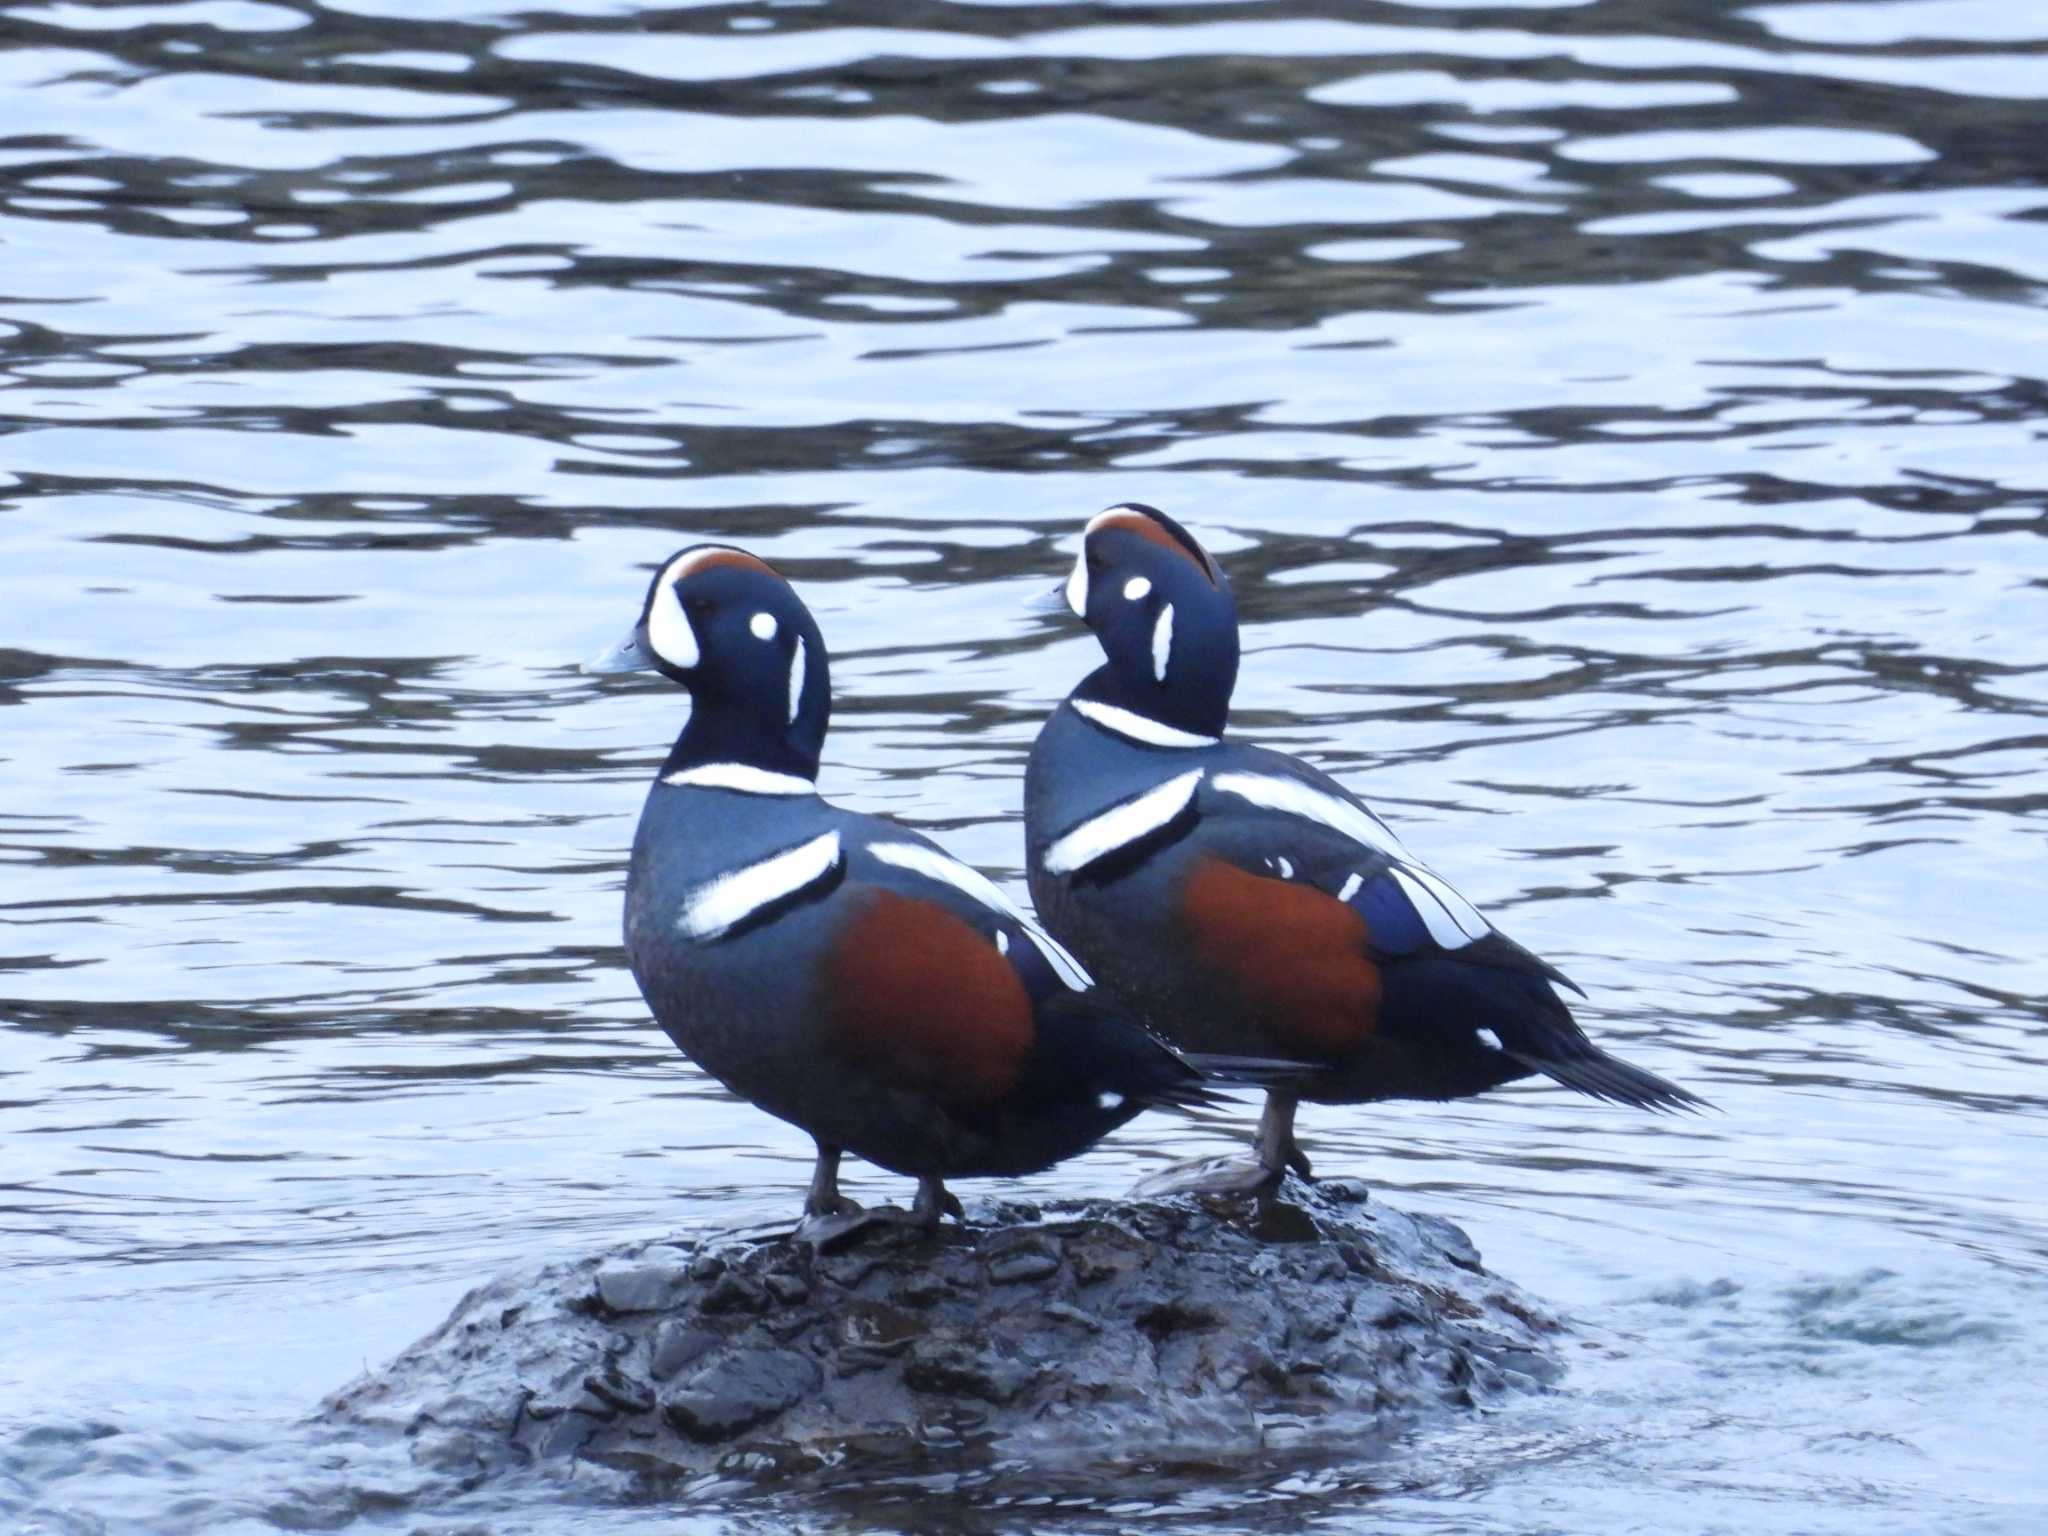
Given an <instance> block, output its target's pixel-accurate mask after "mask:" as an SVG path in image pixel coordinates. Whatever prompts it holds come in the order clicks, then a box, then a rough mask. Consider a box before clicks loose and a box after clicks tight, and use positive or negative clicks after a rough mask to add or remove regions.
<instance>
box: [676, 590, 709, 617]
mask: <svg viewBox="0 0 2048 1536" xmlns="http://www.w3.org/2000/svg"><path fill="white" fill-rule="evenodd" d="M683 609H684V611H685V612H687V613H709V612H710V611H711V599H710V598H708V597H706V596H704V595H703V594H702V593H701V592H700V593H699V594H697V596H695V597H686V598H684V599H683Z"/></svg>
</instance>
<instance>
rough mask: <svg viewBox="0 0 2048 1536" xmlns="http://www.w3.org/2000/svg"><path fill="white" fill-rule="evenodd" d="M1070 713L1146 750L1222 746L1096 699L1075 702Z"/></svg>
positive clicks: (1216, 739)
mask: <svg viewBox="0 0 2048 1536" xmlns="http://www.w3.org/2000/svg"><path fill="white" fill-rule="evenodd" d="M1073 702H1074V713H1075V714H1077V715H1079V716H1080V717H1081V718H1082V719H1084V720H1087V721H1089V722H1090V723H1092V724H1095V725H1099V726H1101V727H1102V728H1103V729H1104V730H1105V731H1108V732H1109V733H1110V734H1112V735H1115V736H1121V737H1123V738H1124V739H1125V740H1127V741H1135V742H1138V743H1140V744H1141V745H1143V746H1147V747H1183V748H1185V747H1214V746H1219V745H1221V744H1222V741H1223V738H1222V737H1220V736H1198V735H1196V734H1195V733H1194V732H1193V731H1183V730H1181V729H1180V728H1179V727H1178V726H1172V725H1168V724H1166V723H1165V722H1164V721H1160V720H1154V719H1153V718H1152V717H1151V716H1150V715H1141V714H1138V713H1137V712H1136V711H1134V710H1128V709H1119V708H1117V706H1116V705H1114V704H1104V703H1102V702H1100V701H1099V700H1096V699H1075V700H1074V701H1073Z"/></svg>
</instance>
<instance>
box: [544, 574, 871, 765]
mask: <svg viewBox="0 0 2048 1536" xmlns="http://www.w3.org/2000/svg"><path fill="white" fill-rule="evenodd" d="M584 670H585V671H586V672H637V671H647V670H652V671H656V672H659V673H661V674H662V675H663V676H664V677H667V678H669V679H670V680H671V681H674V682H678V683H681V684H682V685H683V686H684V687H685V688H687V689H689V690H690V699H691V708H690V719H689V723H688V724H687V725H685V726H684V727H683V732H682V735H681V736H680V737H678V738H677V740H676V744H675V747H674V749H673V750H671V751H670V753H669V758H668V762H667V763H666V764H665V765H664V766H663V770H662V771H663V772H664V773H669V772H673V771H674V770H676V769H679V768H693V767H697V766H699V765H701V764H705V763H741V764H745V765H747V766H749V767H753V768H760V769H763V770H766V771H767V772H770V773H780V774H797V775H800V776H801V777H803V778H806V779H815V778H817V776H818V755H819V753H820V752H821V751H822V750H823V748H824V745H825V727H826V724H827V722H828V721H829V720H830V718H831V714H832V680H831V675H830V671H829V669H828V664H827V661H826V656H825V641H824V638H823V636H821V635H820V634H819V633H818V622H817V620H815V619H813V618H812V617H811V611H810V609H808V608H806V607H805V606H804V604H803V599H802V598H800V597H798V596H797V595H796V590H795V589H794V588H793V587H791V586H790V584H789V583H788V582H787V581H785V580H783V578H782V576H781V575H780V574H779V573H778V572H777V571H776V570H775V568H774V567H773V566H771V565H769V564H768V562H767V561H765V560H762V559H760V558H759V557H757V556H754V555H750V554H748V553H747V552H746V551H745V550H742V549H734V548H732V547H731V546H730V545H724V544H698V545H694V546H692V547H691V548H689V549H685V550H680V551H678V552H677V553H676V554H674V555H671V556H670V557H669V558H668V560H667V561H666V562H665V563H664V564H663V565H662V567H661V569H660V570H659V571H657V572H656V573H655V576H654V580H653V581H652V582H650V583H649V584H648V587H647V597H646V600H645V601H644V602H642V603H641V605H640V618H639V621H638V622H637V623H635V624H634V626H633V629H632V632H631V633H630V634H628V635H627V636H626V638H625V639H624V640H622V641H620V642H619V643H618V644H617V645H615V646H613V647H612V648H611V649H610V650H609V651H606V652H605V653H604V654H603V655H602V656H598V657H596V658H594V659H593V660H591V661H588V662H585V663H584Z"/></svg>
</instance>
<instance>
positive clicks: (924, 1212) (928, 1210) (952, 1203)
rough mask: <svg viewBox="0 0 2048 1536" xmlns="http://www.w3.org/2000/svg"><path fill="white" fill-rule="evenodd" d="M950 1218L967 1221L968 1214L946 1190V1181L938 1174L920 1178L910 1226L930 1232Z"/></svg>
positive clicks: (928, 1174)
mask: <svg viewBox="0 0 2048 1536" xmlns="http://www.w3.org/2000/svg"><path fill="white" fill-rule="evenodd" d="M948 1216H951V1217H952V1218H953V1219H954V1220H955V1221H965V1220H966V1219H967V1212H966V1211H964V1210H962V1209H961V1208H960V1202H959V1200H957V1199H956V1198H955V1197H954V1196H953V1194H952V1192H951V1191H949V1190H948V1189H947V1188H946V1185H945V1181H944V1180H942V1179H941V1178H940V1177H939V1176H938V1175H937V1174H936V1173H927V1174H924V1175H922V1176H920V1177H919V1179H918V1181H917V1199H916V1201H915V1202H914V1203H913V1204H912V1205H911V1207H910V1224H911V1225H912V1226H916V1227H923V1228H924V1229H925V1230H927V1231H930V1230H932V1229H933V1228H935V1227H937V1226H938V1224H939V1223H940V1221H942V1220H943V1219H944V1218H946V1217H948Z"/></svg>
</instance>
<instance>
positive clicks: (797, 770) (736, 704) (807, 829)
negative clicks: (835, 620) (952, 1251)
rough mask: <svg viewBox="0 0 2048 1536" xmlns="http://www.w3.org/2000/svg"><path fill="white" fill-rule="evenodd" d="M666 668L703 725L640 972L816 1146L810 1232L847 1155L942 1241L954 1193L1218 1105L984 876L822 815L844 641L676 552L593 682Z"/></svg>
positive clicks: (717, 551) (828, 1206)
mask: <svg viewBox="0 0 2048 1536" xmlns="http://www.w3.org/2000/svg"><path fill="white" fill-rule="evenodd" d="M650 667H651V668H654V669H656V670H658V671H660V672H662V673H663V674H664V675H666V676H667V677H668V678H670V679H671V680H672V681H674V682H677V683H680V684H681V685H682V686H684V687H685V688H687V689H688V690H689V691H690V693H691V695H692V699H693V706H692V709H691V713H690V718H689V721H688V723H687V724H686V725H685V727H684V729H683V731H682V733H681V735H680V736H679V737H678V739H677V741H676V743H675V746H674V748H673V749H672V750H671V751H670V753H669V755H668V759H667V761H666V762H665V763H664V764H663V765H662V769H661V773H660V775H659V777H658V778H657V779H656V781H655V783H654V785H653V787H652V788H651V789H650V790H649V792H648V796H647V802H646V806H645V808H644V810H643V811H642V813H641V817H640V824H639V829H638V831H637V833H636V834H635V836H634V840H633V855H632V862H631V865H630V868H629V872H628V875H627V884H626V911H625V937H626V953H627V957H628V959H629V961H630V963H631V965H632V969H633V975H634V978H635V980H636V981H638V983H639V985H640V990H641V993H642V995H643V996H644V997H645V998H646V1000H647V1004H648V1007H649V1008H650V1009H651V1010H652V1011H653V1013H654V1016H655V1018H656V1019H657V1021H659V1023H660V1024H661V1026H662V1028H663V1029H665V1030H666V1031H667V1032H668V1034H669V1036H670V1038H672V1039H673V1040H674V1041H675V1042H676V1044H677V1045H678V1046H680V1047H681V1048H682V1049H683V1051H684V1052H685V1053H686V1054H687V1055H688V1056H689V1057H690V1058H691V1059H692V1060H693V1061H695V1062H696V1063H697V1064H698V1065H699V1066H701V1067H702V1068H703V1069H704V1070H705V1071H707V1072H709V1073H710V1074H711V1075H712V1076H713V1077H715V1078H717V1079H718V1080H719V1081H720V1082H721V1083H723V1084H724V1085H725V1086H726V1087H727V1088H729V1089H731V1090H732V1091H733V1092H734V1093H736V1094H738V1095H739V1096H740V1097H742V1098H744V1099H746V1100H748V1101H749V1102H751V1103H753V1104H755V1105H757V1106H759V1107H760V1108H761V1109H764V1110H766V1111H767V1112H768V1113H770V1114H772V1115H776V1116H778V1117H780V1118H781V1119H784V1120H787V1121H789V1122H791V1123H792V1124H794V1125H797V1126H800V1127H802V1128H803V1129H804V1130H806V1131H808V1132H809V1133H810V1134H811V1135H812V1136H813V1137H814V1138H815V1139H816V1141H817V1143H818V1165H817V1171H816V1174H815V1176H814V1178H813V1181H812V1185H811V1190H810V1194H809V1197H808V1198H807V1200H806V1202H805V1211H806V1215H807V1217H809V1218H813V1219H814V1220H815V1221H817V1222H819V1223H825V1222H828V1221H830V1220H832V1219H838V1218H850V1217H853V1216H854V1215H855V1214H856V1208H854V1207H852V1206H851V1204H850V1202H848V1201H845V1200H844V1199H843V1198H842V1197H841V1196H840V1195H839V1192H838V1185H837V1168H838V1160H839V1156H840V1153H841V1151H842V1149H843V1150H846V1151H851V1152H854V1153H856V1154H858V1155H859V1156H862V1157H865V1158H867V1159H868V1160H869V1161H871V1162H874V1163H877V1164H879V1165H880V1166H882V1167H884V1168H888V1169H891V1170H893V1171H895V1172H899V1173H904V1174H910V1175H913V1176H915V1177H916V1178H917V1179H918V1181H919V1184H918V1198H917V1202H916V1204H915V1206H914V1208H913V1212H912V1216H913V1219H915V1220H917V1221H920V1222H925V1223H929V1222H935V1221H937V1220H938V1219H939V1216H940V1213H941V1211H942V1210H944V1209H948V1208H953V1209H957V1207H956V1206H954V1205H953V1203H952V1201H951V1197H950V1196H949V1195H948V1194H947V1193H946V1190H945V1188H944V1184H943V1181H944V1180H945V1179H948V1178H955V1177H963V1176H973V1175H1020V1174H1027V1173H1033V1172H1036V1171H1038V1170H1040V1169H1042V1168H1045V1167H1048V1166H1050V1165H1051V1164H1053V1163H1055V1162H1058V1161H1060V1160H1061V1159H1063V1158H1066V1157H1070V1156H1072V1155H1074V1154H1075V1153H1077V1152H1080V1151H1082V1150H1083V1149H1085V1148H1086V1147H1088V1146H1090V1145H1092V1144H1093V1143H1094V1142H1095V1141H1097V1140H1098V1139H1099V1138H1101V1137H1102V1136H1103V1135H1105V1134H1106V1133H1107V1132H1109V1131H1111V1130H1113V1129H1114V1128H1115V1127H1117V1126H1119V1125H1121V1124H1123V1123H1124V1122H1125V1121H1127V1120H1129V1119H1131V1118H1132V1117H1133V1116H1134V1115H1136V1114H1138V1113H1139V1112H1141V1111H1142V1110H1143V1109H1145V1108H1147V1107H1148V1106H1151V1105H1155V1104H1173V1103H1190V1102H1199V1101H1202V1100H1203V1099H1205V1098H1206V1095H1205V1094H1204V1092H1203V1090H1202V1087H1201V1078H1200V1075H1199V1074H1198V1073H1197V1072H1196V1071H1195V1070H1194V1069H1193V1068H1192V1067H1190V1066H1189V1065H1187V1064H1186V1063H1185V1062H1183V1061H1182V1060H1181V1059H1180V1058H1179V1057H1178V1056H1177V1055H1176V1054H1175V1053H1174V1052H1173V1051H1172V1050H1170V1049H1169V1048H1168V1047H1167V1046H1165V1045H1164V1044H1162V1043H1161V1042H1160V1041H1158V1040H1157V1039H1155V1038H1154V1037H1153V1036H1151V1035H1150V1034H1148V1033H1147V1032H1146V1031H1145V1030H1144V1029H1142V1028H1140V1027H1139V1026H1137V1025H1136V1024H1134V1023H1132V1022H1131V1021H1130V1020H1129V1019H1128V1018H1127V1017H1125V1016H1123V1015H1122V1014H1121V1013H1119V1012H1118V1011H1117V1010H1115V1009H1113V1008H1111V1007H1109V1006H1107V1005H1105V1004H1104V1003H1103V1002H1102V1000H1101V998H1100V995H1099V994H1098V993H1095V992H1093V991H1091V990H1090V989H1089V987H1088V985H1087V981H1086V977H1085V974H1084V973H1082V972H1081V971H1080V969H1079V967H1078V966H1076V965H1075V964H1074V962H1073V960H1072V958H1071V957H1070V956H1068V955H1066V954H1065V952H1064V951H1063V950H1061V949H1060V948H1059V946H1057V945H1056V944H1054V943H1053V942H1052V941H1051V940H1050V939H1049V938H1047V937H1046V936H1045V935H1044V933H1043V931H1042V930H1040V929H1038V928H1037V927H1036V925H1035V924H1033V923H1031V922H1029V921H1028V920H1026V919H1025V918H1024V917H1023V916H1022V915H1021V914H1020V913H1018V912H1017V911H1016V910H1015V909H1014V908H1013V907H1011V906H1010V905H1009V903H1008V902H1007V901H1006V900H1005V899H1004V898H1003V897H1002V895H1001V894H1000V892H998V891H997V890H996V888H995V887H994V886H993V885H991V884H989V882H988V881H987V880H985V879H984V878H983V877H982V876H980V875H979V874H977V873H975V872H974V871H973V870H972V869H969V868H968V867H967V866H966V865H964V864H961V863H959V862H958V861H957V860H955V859H953V858H951V857H950V856H949V855H947V854H946V853H945V852H944V851H943V850H941V849H940V848H938V847H937V846H936V845H935V844H933V843H932V842H931V841H929V840H928V839H926V838H924V837H921V836H919V835H918V834H917V833H915V832H912V831H909V830H907V829H906V828H903V827H901V826H898V825H896V824H894V823H892V822H888V821H884V820H882V819H880V818H877V817H873V816H864V815H860V814H857V813H855V812H852V811H848V810H844V809H842V808H840V807H838V806H835V805H833V804H831V803H830V802H829V801H826V800H824V799H822V798H821V797H820V796H819V795H818V793H817V789H816V785H815V782H814V781H815V779H816V777H817V772H818V758H819V752H820V750H821V748H822V745H823V742H824V738H825V728H826V722H827V720H828V718H829V715H830V710H831V684H830V679H829V673H828V661H827V656H826V648H825V643H824V640H823V637H822V636H821V635H820V634H819V632H818V627H817V624H816V621H815V620H814V619H813V618H812V616H811V614H810V612H809V610H808V609H807V608H806V607H805V606H804V604H803V602H802V601H801V600H800V599H799V598H798V597H797V595H796V593H795V591H794V590H792V589H791V587H790V586H789V585H788V583H787V582H785V581H784V580H783V579H782V577H781V576H780V575H778V574H777V573H776V572H775V571H774V570H772V569H771V568H770V567H769V566H768V565H766V564H765V563H763V562H762V561H760V560H758V559H757V558H755V557H754V556H752V555H749V554H746V553H744V552H743V551H739V550H735V549H730V548H726V547H723V546H717V545H705V546H697V547H694V548H691V549H686V550H683V551H681V552H679V553H678V554H676V555H674V556H672V557H671V558H670V559H669V560H668V561H667V562H666V563H665V564H664V565H663V567H662V569H661V570H660V571H659V572H658V573H657V574H656V576H655V578H654V580H653V582H652V583H651V584H650V585H649V587H648V592H647V597H646V599H645V600H644V601H643V603H642V605H641V612H640V618H639V621H638V623H637V624H636V625H635V626H634V630H633V632H632V634H631V635H630V636H629V637H628V639H627V640H626V641H625V642H624V643H622V644H621V645H620V646H618V647H617V648H615V649H614V651H613V652H611V653H609V654H608V655H607V656H605V657H601V658H599V659H598V660H597V661H596V662H593V663H591V668H592V670H597V671H622V670H632V669H642V668H650Z"/></svg>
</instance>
